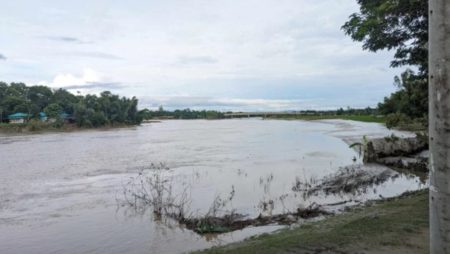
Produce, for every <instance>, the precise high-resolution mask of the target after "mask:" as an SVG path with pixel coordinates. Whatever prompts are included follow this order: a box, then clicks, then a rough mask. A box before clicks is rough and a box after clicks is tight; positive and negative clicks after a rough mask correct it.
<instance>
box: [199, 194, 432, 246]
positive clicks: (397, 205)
mask: <svg viewBox="0 0 450 254" xmlns="http://www.w3.org/2000/svg"><path fill="white" fill-rule="evenodd" d="M428 248H429V242H428V191H427V190H422V191H418V192H414V193H411V194H405V195H402V196H401V197H398V198H393V199H389V200H384V201H376V202H373V203H371V204H368V205H367V206H365V207H358V208H354V209H351V210H350V211H348V212H345V213H343V214H340V215H336V216H332V217H329V218H327V219H325V220H322V221H319V222H311V223H308V224H305V225H303V226H301V227H297V228H294V229H286V230H282V231H280V232H278V233H275V234H265V235H261V236H257V237H253V238H250V239H248V240H245V241H243V242H240V243H235V244H231V245H227V246H223V247H218V248H213V249H209V250H205V251H202V252H198V253H409V254H412V253H428Z"/></svg>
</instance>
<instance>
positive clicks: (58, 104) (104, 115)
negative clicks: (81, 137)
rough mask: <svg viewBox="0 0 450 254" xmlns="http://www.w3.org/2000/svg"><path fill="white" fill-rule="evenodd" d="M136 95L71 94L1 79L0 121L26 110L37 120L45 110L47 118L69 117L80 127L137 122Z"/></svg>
mask: <svg viewBox="0 0 450 254" xmlns="http://www.w3.org/2000/svg"><path fill="white" fill-rule="evenodd" d="M137 105H138V100H137V99H136V98H135V97H132V98H126V97H120V96H119V95H115V94H112V93H111V92H109V91H104V92H102V93H101V94H100V95H99V96H97V95H92V94H87V95H85V96H83V95H74V94H72V93H70V92H68V91H67V90H64V89H56V90H53V89H51V88H49V87H47V86H42V85H38V86H27V85H26V84H24V83H14V82H13V83H10V84H8V83H5V82H0V117H1V119H0V121H1V122H4V121H7V119H8V116H9V115H11V114H14V113H18V112H20V113H25V114H26V115H27V118H28V119H27V120H32V119H38V118H39V114H40V113H41V112H44V113H45V114H46V115H47V117H48V118H53V119H55V120H56V121H61V120H64V119H61V118H63V117H65V116H71V117H72V119H73V120H74V121H75V123H76V125H78V126H79V127H101V126H106V125H115V124H139V123H140V122H141V121H142V116H141V114H140V113H139V111H138V109H137Z"/></svg>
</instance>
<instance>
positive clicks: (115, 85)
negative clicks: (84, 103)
mask: <svg viewBox="0 0 450 254" xmlns="http://www.w3.org/2000/svg"><path fill="white" fill-rule="evenodd" d="M123 87H124V85H123V84H122V83H120V82H87V83H86V84H83V85H71V86H65V87H64V88H65V89H67V90H72V89H96V88H97V89H101V90H105V89H106V90H108V89H121V88H123Z"/></svg>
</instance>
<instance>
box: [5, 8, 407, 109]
mask: <svg viewBox="0 0 450 254" xmlns="http://www.w3.org/2000/svg"><path fill="white" fill-rule="evenodd" d="M357 10H358V5H357V4H356V0H321V1H317V0H192V1H191V0H179V1H175V0H173V1H172V0H158V1H156V0H153V1H152V0H142V1H137V0H127V1H123V0H121V1H112V0H104V1H98V0H95V1H94V0H89V1H81V0H77V1H60V0H54V1H48V0H39V1H21V0H14V1H2V3H1V8H0V31H1V36H0V80H3V81H6V82H12V81H22V82H25V83H27V84H29V85H33V84H45V85H49V86H51V87H55V88H56V87H64V88H66V89H69V90H70V91H71V92H74V93H75V92H77V91H80V92H81V93H88V92H93V93H97V92H99V91H102V90H110V91H112V92H114V93H119V94H121V95H126V96H133V95H135V96H137V97H138V98H139V99H140V107H141V108H142V107H157V106H158V105H160V104H162V105H164V106H165V107H166V108H172V109H173V108H186V107H190V108H210V109H220V110H299V109H325V108H336V107H347V106H351V107H365V106H374V105H376V104H377V102H379V101H380V100H382V98H383V97H384V96H387V95H388V94H389V93H391V92H392V91H394V89H395V87H394V86H393V85H392V83H393V76H394V75H397V74H398V73H400V71H401V70H399V69H390V68H389V62H390V60H391V58H392V53H391V52H378V53H376V54H375V53H371V52H365V51H362V49H361V44H360V43H356V42H353V41H352V40H351V39H350V38H348V37H346V36H345V35H344V33H343V32H342V31H341V30H340V27H341V26H342V24H343V23H344V22H345V21H346V20H347V18H348V16H349V15H350V14H351V13H353V12H356V11H357Z"/></svg>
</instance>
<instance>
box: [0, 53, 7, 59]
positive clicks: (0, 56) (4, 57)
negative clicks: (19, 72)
mask: <svg viewBox="0 0 450 254" xmlns="http://www.w3.org/2000/svg"><path fill="white" fill-rule="evenodd" d="M6 59H8V58H7V57H6V56H5V55H2V54H0V60H6Z"/></svg>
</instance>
